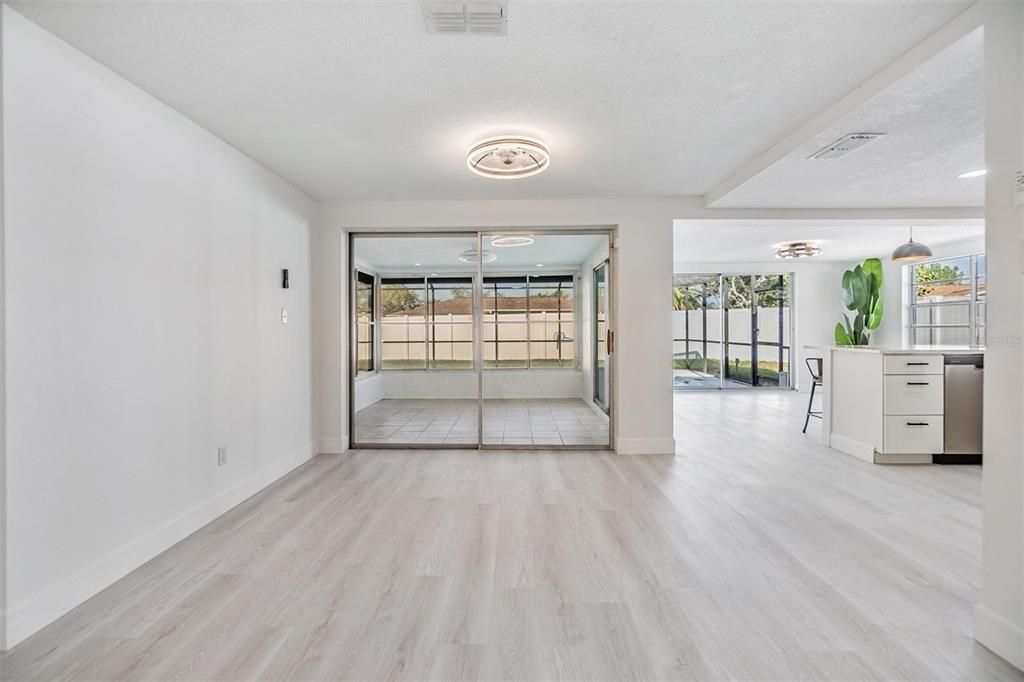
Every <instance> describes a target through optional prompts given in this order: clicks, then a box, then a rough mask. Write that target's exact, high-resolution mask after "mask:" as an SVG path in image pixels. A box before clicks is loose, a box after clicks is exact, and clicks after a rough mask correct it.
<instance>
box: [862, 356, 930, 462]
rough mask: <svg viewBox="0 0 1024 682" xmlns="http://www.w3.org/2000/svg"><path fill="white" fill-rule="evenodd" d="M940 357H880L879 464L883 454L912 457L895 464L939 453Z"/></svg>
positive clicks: (883, 456)
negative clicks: (882, 379) (882, 372)
mask: <svg viewBox="0 0 1024 682" xmlns="http://www.w3.org/2000/svg"><path fill="white" fill-rule="evenodd" d="M944 365H945V363H944V358H943V356H942V355H921V354H914V355H900V354H889V353H886V354H885V355H884V356H883V357H882V367H883V371H884V372H885V377H884V381H883V383H882V385H883V394H882V406H883V427H882V449H881V450H880V451H879V453H878V457H876V460H877V459H878V458H879V457H880V458H881V460H882V461H885V457H886V456H887V455H902V456H905V455H914V456H917V459H914V460H907V459H901V460H899V461H921V462H930V461H931V456H932V455H934V454H939V453H941V452H942V448H943V442H942V439H943V433H944V432H943V428H942V427H943V410H944V409H945V407H944V398H945V386H944V379H945V377H944V376H943V371H944Z"/></svg>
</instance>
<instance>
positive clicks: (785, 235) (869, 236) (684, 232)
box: [673, 220, 985, 264]
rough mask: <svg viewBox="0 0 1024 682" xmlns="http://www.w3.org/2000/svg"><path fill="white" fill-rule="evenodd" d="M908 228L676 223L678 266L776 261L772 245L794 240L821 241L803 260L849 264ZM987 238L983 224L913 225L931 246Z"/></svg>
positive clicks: (893, 243)
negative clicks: (814, 253)
mask: <svg viewBox="0 0 1024 682" xmlns="http://www.w3.org/2000/svg"><path fill="white" fill-rule="evenodd" d="M909 227H910V226H909V224H907V223H893V222H891V221H877V220H876V221H853V220H815V221H811V220H785V221H769V220H743V221H718V220H716V221H696V220H677V221H676V222H675V226H674V231H675V235H674V252H673V260H674V261H675V262H676V263H689V264H693V263H726V262H729V263H759V262H761V263H769V262H771V263H778V262H779V261H778V260H776V259H775V256H774V250H773V247H774V246H775V245H776V244H781V243H785V242H792V241H804V240H815V241H820V242H821V243H822V251H823V253H822V255H821V256H818V257H816V258H813V259H808V260H807V261H802V262H814V261H840V262H850V261H854V260H859V259H862V258H869V257H872V256H885V255H887V254H889V253H891V252H892V250H893V249H895V248H896V247H897V246H899V245H900V244H901V243H903V242H905V241H907V236H908V230H909ZM984 236H985V225H984V222H983V221H981V220H923V221H915V222H914V239H915V240H916V241H920V242H923V243H925V244H927V245H928V246H931V247H933V248H941V247H944V246H949V245H952V244H959V243H965V242H977V241H979V240H981V239H983V238H984Z"/></svg>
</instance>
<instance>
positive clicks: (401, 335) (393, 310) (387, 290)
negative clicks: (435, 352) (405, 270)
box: [380, 277, 427, 369]
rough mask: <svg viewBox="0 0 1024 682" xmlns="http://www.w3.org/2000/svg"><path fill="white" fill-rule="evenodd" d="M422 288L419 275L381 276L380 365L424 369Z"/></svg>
mask: <svg viewBox="0 0 1024 682" xmlns="http://www.w3.org/2000/svg"><path fill="white" fill-rule="evenodd" d="M424 290H425V282H424V279H423V278H422V277H409V278H406V277H382V278H381V280H380V310H381V368H383V369H425V368H426V366H427V346H426V341H427V336H426V326H425V317H424V309H423V305H424Z"/></svg>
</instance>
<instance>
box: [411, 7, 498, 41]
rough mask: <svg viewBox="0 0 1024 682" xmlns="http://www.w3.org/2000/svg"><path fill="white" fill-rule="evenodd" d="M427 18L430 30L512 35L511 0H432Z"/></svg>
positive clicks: (426, 12) (424, 10) (425, 9)
mask: <svg viewBox="0 0 1024 682" xmlns="http://www.w3.org/2000/svg"><path fill="white" fill-rule="evenodd" d="M421 4H422V6H423V19H424V20H425V21H426V22H427V31H429V32H430V33H464V34H476V35H487V36H505V35H508V2H504V1H503V2H428V1H426V0H424V1H423V2H422V3H421Z"/></svg>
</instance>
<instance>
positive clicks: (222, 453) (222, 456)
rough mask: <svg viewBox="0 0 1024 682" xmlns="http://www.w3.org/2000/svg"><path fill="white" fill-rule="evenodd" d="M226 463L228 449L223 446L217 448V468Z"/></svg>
mask: <svg viewBox="0 0 1024 682" xmlns="http://www.w3.org/2000/svg"><path fill="white" fill-rule="evenodd" d="M227 463H228V449H227V448H226V447H224V446H221V447H219V448H217V466H219V467H222V466H224V465H225V464H227Z"/></svg>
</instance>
